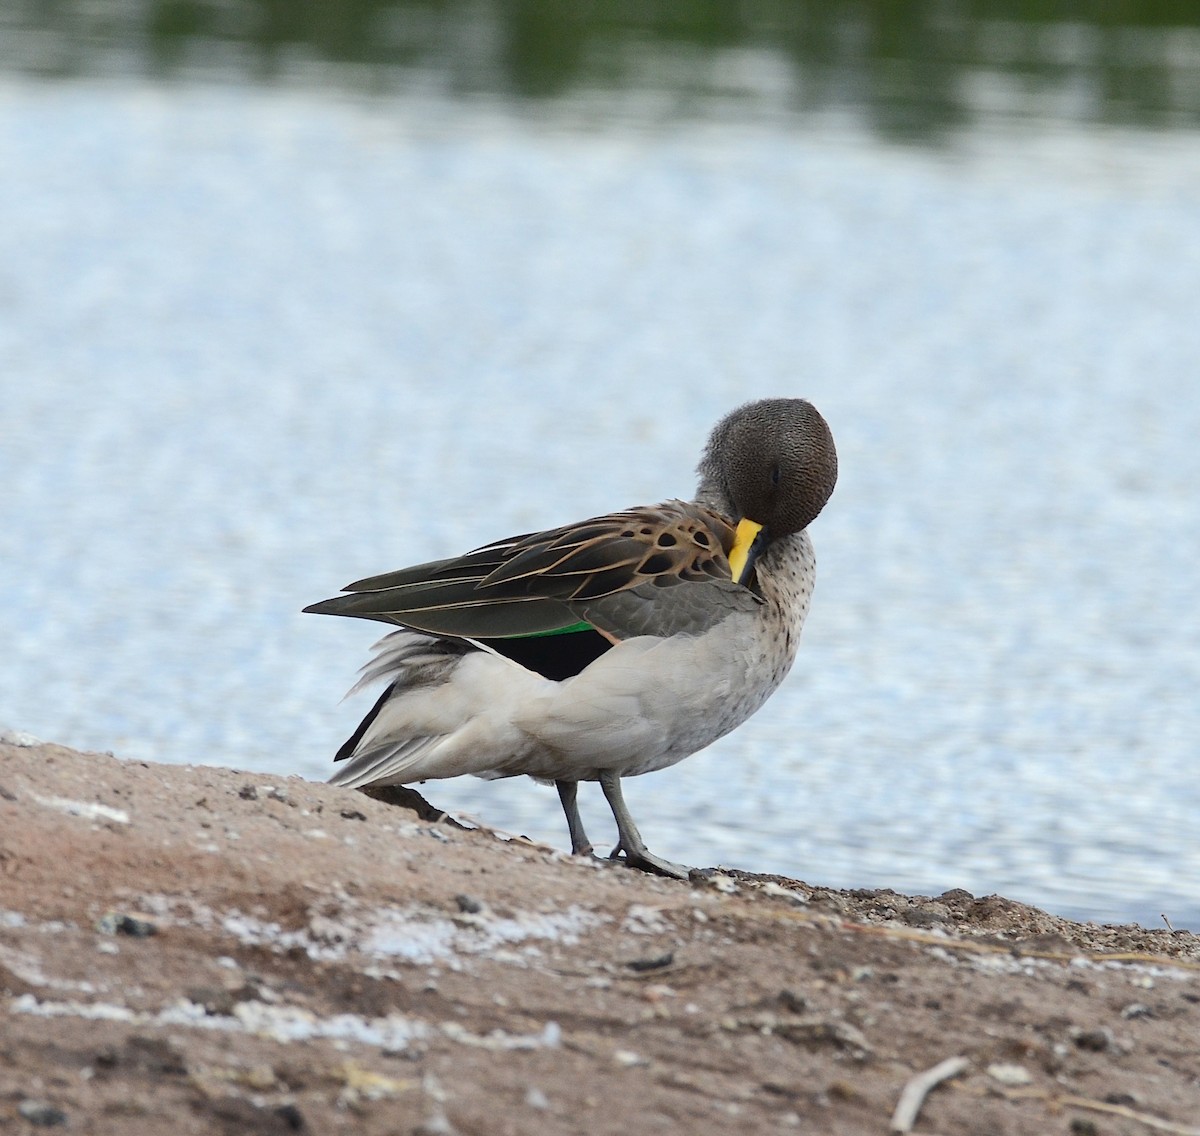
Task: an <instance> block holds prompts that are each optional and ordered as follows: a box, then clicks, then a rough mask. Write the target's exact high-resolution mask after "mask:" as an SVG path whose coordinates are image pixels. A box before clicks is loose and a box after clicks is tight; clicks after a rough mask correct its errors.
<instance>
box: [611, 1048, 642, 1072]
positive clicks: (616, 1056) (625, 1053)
mask: <svg viewBox="0 0 1200 1136" xmlns="http://www.w3.org/2000/svg"><path fill="white" fill-rule="evenodd" d="M613 1061H614V1062H616V1064H618V1065H620V1066H621V1068H622V1069H632V1068H633V1067H634V1066H635V1065H645V1064H646V1059H645V1058H644V1057H642V1055H641V1054H639V1053H634V1052H633V1050H631V1049H617V1050H614V1052H613Z"/></svg>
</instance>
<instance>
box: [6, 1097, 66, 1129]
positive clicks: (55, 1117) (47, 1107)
mask: <svg viewBox="0 0 1200 1136" xmlns="http://www.w3.org/2000/svg"><path fill="white" fill-rule="evenodd" d="M17 1111H18V1112H19V1113H20V1114H21V1115H22V1116H23V1117H24V1118H25V1119H26V1120H28V1121H29V1123H30V1124H32V1125H33V1126H34V1127H35V1128H59V1127H61V1126H62V1125H64V1124H66V1123H67V1114H66V1113H65V1112H63V1110H62V1109H61V1108H56V1107H55V1106H54V1105H52V1104H49V1103H48V1102H46V1101H40V1100H23V1101H22V1102H21V1103H20V1104H19V1105H17Z"/></svg>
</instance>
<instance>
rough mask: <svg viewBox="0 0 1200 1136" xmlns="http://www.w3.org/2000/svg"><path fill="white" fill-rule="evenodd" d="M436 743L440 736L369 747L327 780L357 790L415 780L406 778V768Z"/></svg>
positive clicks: (350, 755) (354, 756)
mask: <svg viewBox="0 0 1200 1136" xmlns="http://www.w3.org/2000/svg"><path fill="white" fill-rule="evenodd" d="M389 693H390V691H389ZM439 741H441V737H439V736H437V735H433V736H426V737H417V738H408V739H406V740H405V741H402V742H392V743H390V744H388V743H386V742H385V743H384V744H383V745H377V746H370V747H368V748H366V749H364V750H363V751H362V752H361V753H352V754H348V755H347V756H348V757H350V760H349V761H348V762H347V763H346V764H345V765H343V766H342V767H341V768H340V769H339V770H337V771H336V772H335V773H334V775H333V776H332V777H330V778H329V783H330V784H331V785H340V786H342V788H344V789H360V788H362V786H364V785H405V784H407V783H408V782H410V781H413V780H418V778H414V777H412V776H406V769H407V768H408V767H409V766H411V764H412V763H413V762H415V761H419V760H420V759H421V758H422V757H423V756H424V755H425V754H426V753H428V752H429V751H430V750H431V749H432V748H433V747H434V746H435V745H437V743H438V742H439Z"/></svg>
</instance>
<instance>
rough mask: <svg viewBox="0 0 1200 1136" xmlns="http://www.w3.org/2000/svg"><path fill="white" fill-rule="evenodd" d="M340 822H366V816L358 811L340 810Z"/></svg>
mask: <svg viewBox="0 0 1200 1136" xmlns="http://www.w3.org/2000/svg"><path fill="white" fill-rule="evenodd" d="M341 817H342V820H366V819H367V814H366V813H364V812H360V811H359V810H358V809H342V812H341Z"/></svg>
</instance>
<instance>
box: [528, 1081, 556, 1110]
mask: <svg viewBox="0 0 1200 1136" xmlns="http://www.w3.org/2000/svg"><path fill="white" fill-rule="evenodd" d="M525 1103H526V1104H527V1105H528V1106H529V1107H530V1108H536V1109H538V1110H539V1111H541V1112H545V1111H546V1109H548V1108H549V1107H550V1102H549V1101H548V1100H547V1099H546V1094H545V1093H544V1092H542V1090H541V1089H535V1088H533V1087H532V1086H531V1087H530V1088H528V1089H527V1090H526V1091H525Z"/></svg>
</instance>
